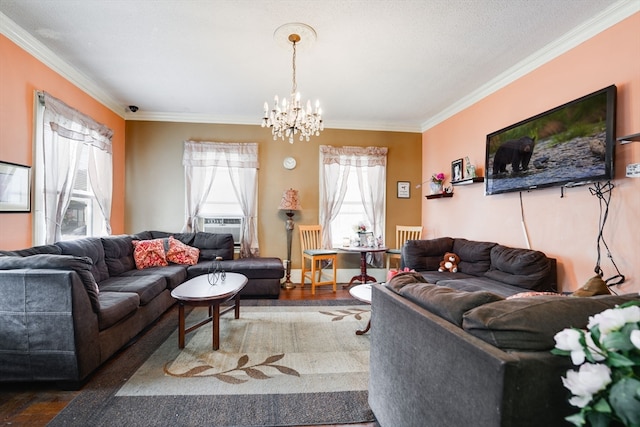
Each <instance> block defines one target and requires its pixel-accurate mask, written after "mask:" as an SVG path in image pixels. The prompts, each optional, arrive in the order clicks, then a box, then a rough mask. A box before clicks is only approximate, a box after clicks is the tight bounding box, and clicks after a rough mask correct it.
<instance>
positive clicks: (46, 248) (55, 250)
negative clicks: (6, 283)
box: [0, 245, 62, 256]
mask: <svg viewBox="0 0 640 427" xmlns="http://www.w3.org/2000/svg"><path fill="white" fill-rule="evenodd" d="M61 253H62V250H61V249H60V248H59V247H58V246H56V245H42V246H33V247H31V248H27V249H18V250H16V251H0V256H30V255H40V254H52V255H60V254H61Z"/></svg>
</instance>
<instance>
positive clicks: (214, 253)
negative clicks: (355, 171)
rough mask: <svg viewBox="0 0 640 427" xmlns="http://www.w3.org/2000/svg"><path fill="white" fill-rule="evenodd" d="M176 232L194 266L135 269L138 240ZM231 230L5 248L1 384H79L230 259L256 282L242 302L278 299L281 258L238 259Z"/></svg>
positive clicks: (0, 289)
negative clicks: (194, 251)
mask: <svg viewBox="0 0 640 427" xmlns="http://www.w3.org/2000/svg"><path fill="white" fill-rule="evenodd" d="M169 236H173V237H174V238H176V239H178V240H180V241H181V242H182V243H184V244H186V245H189V246H193V247H197V248H198V249H200V254H199V259H198V263H197V264H195V265H179V264H169V265H168V266H163V267H151V268H144V269H137V268H136V265H135V262H134V258H133V243H132V242H133V240H151V239H167V238H168V237H169ZM233 253H234V247H233V237H232V236H231V234H211V233H202V232H198V233H166V232H161V231H145V232H142V233H139V234H136V235H120V236H109V237H104V238H83V239H78V240H72V241H64V242H57V243H56V244H54V245H46V246H37V247H32V248H28V249H24V250H19V251H0V381H5V382H15V381H57V382H59V383H61V384H63V385H64V386H65V387H71V388H74V387H77V386H79V385H80V384H81V383H82V382H83V381H84V380H85V379H86V378H87V377H88V376H89V375H90V374H91V373H92V372H93V371H94V370H95V369H96V368H97V367H98V366H100V365H101V364H102V363H104V362H105V361H106V360H107V359H108V358H109V357H111V356H112V355H113V354H114V353H115V352H116V351H118V350H119V349H120V348H122V347H123V346H124V345H126V344H127V343H128V342H129V341H130V340H131V339H132V338H134V337H135V336H136V335H137V334H139V333H140V332H141V331H142V330H143V329H144V328H146V327H148V326H149V325H150V324H152V323H153V322H154V321H155V320H156V319H157V318H158V317H159V316H160V315H161V314H162V313H164V312H165V311H166V310H167V309H168V308H169V307H171V305H173V304H174V303H175V300H174V299H173V298H172V297H171V290H172V289H174V288H175V287H176V286H178V285H180V284H181V283H183V282H184V281H185V280H188V279H189V278H191V277H195V276H198V275H201V274H206V273H207V271H208V269H209V267H210V266H211V263H212V260H214V259H215V258H216V257H218V256H219V257H222V258H223V260H222V261H221V267H222V268H223V269H224V270H225V271H229V272H236V273H241V274H244V275H245V276H247V278H248V279H249V280H248V282H247V285H246V286H245V287H244V289H243V290H242V291H241V297H243V298H249V297H251V298H254V297H267V298H278V296H279V292H280V280H281V279H282V277H284V267H283V265H282V261H281V260H280V259H279V258H267V257H264V258H250V259H234V256H233Z"/></svg>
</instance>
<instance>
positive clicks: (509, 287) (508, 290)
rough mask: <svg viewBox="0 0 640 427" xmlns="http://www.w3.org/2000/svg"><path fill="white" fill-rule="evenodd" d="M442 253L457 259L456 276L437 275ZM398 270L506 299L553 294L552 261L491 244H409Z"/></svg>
mask: <svg viewBox="0 0 640 427" xmlns="http://www.w3.org/2000/svg"><path fill="white" fill-rule="evenodd" d="M446 252H453V253H455V254H457V255H458V256H459V257H460V263H459V264H458V272H456V273H450V272H448V271H444V272H440V271H438V266H439V264H440V261H442V259H443V257H444V254H445V253H446ZM401 266H402V267H408V268H410V269H414V270H415V271H417V272H420V274H421V275H422V276H423V277H424V278H425V279H427V281H428V282H429V283H436V284H438V285H441V286H446V287H449V288H452V289H458V290H461V291H480V290H483V291H491V292H494V293H496V294H498V295H503V296H509V295H513V294H516V293H519V292H524V291H556V290H557V279H556V275H557V267H556V260H555V259H553V258H549V257H547V256H546V255H545V254H544V253H542V252H540V251H535V250H531V249H521V248H511V247H508V246H503V245H500V244H498V243H493V242H478V241H473V240H467V239H461V238H451V237H441V238H438V239H431V240H409V241H407V242H406V243H405V244H404V246H403V247H402V258H401Z"/></svg>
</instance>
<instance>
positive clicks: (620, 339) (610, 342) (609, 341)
mask: <svg viewBox="0 0 640 427" xmlns="http://www.w3.org/2000/svg"><path fill="white" fill-rule="evenodd" d="M629 337H630V332H628V333H627V332H624V331H623V330H620V331H618V332H612V333H611V334H609V335H607V337H606V338H605V339H604V343H603V344H604V346H605V347H606V348H609V349H617V350H620V351H629V350H633V349H634V348H635V346H634V345H633V343H632V342H631V339H630V338H629Z"/></svg>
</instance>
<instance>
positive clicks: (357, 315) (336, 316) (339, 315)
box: [320, 308, 369, 322]
mask: <svg viewBox="0 0 640 427" xmlns="http://www.w3.org/2000/svg"><path fill="white" fill-rule="evenodd" d="M363 313H369V310H364V309H361V308H348V309H345V310H336V311H320V314H324V315H327V316H331V317H333V319H331V321H332V322H337V321H339V320H344V319H346V318H347V317H349V316H353V318H354V319H356V320H362V314H363Z"/></svg>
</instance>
